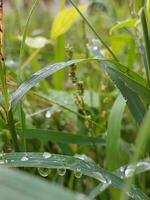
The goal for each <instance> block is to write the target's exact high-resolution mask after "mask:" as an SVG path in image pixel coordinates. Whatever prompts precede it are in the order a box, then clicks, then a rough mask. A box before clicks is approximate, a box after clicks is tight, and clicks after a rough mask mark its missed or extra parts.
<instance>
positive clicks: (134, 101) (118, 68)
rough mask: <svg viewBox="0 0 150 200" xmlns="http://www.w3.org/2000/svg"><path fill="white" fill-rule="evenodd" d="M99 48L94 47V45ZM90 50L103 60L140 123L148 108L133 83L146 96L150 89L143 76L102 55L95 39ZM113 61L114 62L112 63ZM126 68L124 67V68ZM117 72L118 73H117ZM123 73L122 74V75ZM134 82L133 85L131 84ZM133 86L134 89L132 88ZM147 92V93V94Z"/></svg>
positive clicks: (110, 75)
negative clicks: (145, 85)
mask: <svg viewBox="0 0 150 200" xmlns="http://www.w3.org/2000/svg"><path fill="white" fill-rule="evenodd" d="M95 46H96V47H97V48H94V47H95ZM88 48H89V50H90V52H91V53H92V54H93V55H94V56H96V57H97V59H99V60H101V64H103V66H104V70H105V71H106V72H107V73H108V75H109V77H110V79H111V80H112V81H113V82H114V84H115V85H116V86H117V87H118V89H119V90H120V91H121V93H122V95H123V97H124V98H125V100H126V101H127V105H128V107H129V110H130V112H131V113H132V115H133V117H134V118H135V120H136V121H137V123H138V124H140V123H141V122H142V120H143V117H144V115H145V112H146V108H145V106H144V104H143V102H142V101H141V99H140V98H139V91H138V93H137V89H135V90H133V89H134V88H133V85H134V87H135V85H136V86H137V88H138V90H140V92H141V93H142V94H143V93H144V94H143V95H144V96H145V97H146V98H148V96H149V95H150V94H148V93H149V91H148V89H147V88H145V87H144V85H143V83H144V82H145V81H144V82H143V81H142V83H141V78H140V77H139V75H137V74H135V72H133V71H132V70H130V69H129V68H127V67H125V68H124V66H122V65H121V64H120V63H119V62H117V61H109V60H105V59H104V56H103V55H102V53H101V51H100V50H99V43H98V42H97V40H96V41H93V44H92V45H90V46H89V47H88ZM112 63H113V64H112ZM122 67H123V68H124V69H123V68H122ZM116 72H117V73H116ZM128 72H130V74H129V76H131V77H134V78H135V79H136V80H137V78H138V81H135V80H133V81H132V80H131V78H129V77H128V75H127V74H128ZM121 75H122V76H121ZM122 77H124V79H125V78H126V79H128V80H129V81H128V83H130V87H129V86H128V85H127V84H126V83H125V81H124V79H123V78H122ZM131 84H132V86H131ZM131 88H132V89H131ZM141 88H144V91H141ZM145 93H146V94H145Z"/></svg>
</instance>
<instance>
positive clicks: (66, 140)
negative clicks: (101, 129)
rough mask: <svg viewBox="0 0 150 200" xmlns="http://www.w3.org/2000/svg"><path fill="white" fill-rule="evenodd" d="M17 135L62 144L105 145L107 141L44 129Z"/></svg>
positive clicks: (18, 130)
mask: <svg viewBox="0 0 150 200" xmlns="http://www.w3.org/2000/svg"><path fill="white" fill-rule="evenodd" d="M17 134H18V135H21V136H24V137H25V138H35V139H39V140H43V141H52V142H58V143H62V144H80V145H93V144H101V145H104V144H105V139H104V138H102V137H96V138H95V137H88V136H86V135H79V134H72V133H64V132H60V131H53V130H44V129H25V130H24V131H22V130H21V129H17Z"/></svg>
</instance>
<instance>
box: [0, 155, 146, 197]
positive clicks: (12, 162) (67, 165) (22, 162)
mask: <svg viewBox="0 0 150 200" xmlns="http://www.w3.org/2000/svg"><path fill="white" fill-rule="evenodd" d="M2 157H3V160H1V162H0V165H1V166H8V167H39V168H51V169H68V170H73V171H80V173H81V174H83V175H86V176H90V177H92V178H94V179H97V180H98V181H100V182H103V183H108V182H109V184H111V185H112V186H113V187H115V188H117V189H118V190H122V189H123V188H124V182H123V181H122V180H121V179H120V178H119V177H117V176H116V175H115V174H113V173H111V172H109V171H107V170H105V169H103V168H101V167H100V166H97V165H96V163H95V162H94V161H91V160H90V161H89V159H85V158H83V157H81V158H76V157H72V156H65V155H59V154H50V153H46V156H45V153H27V152H26V153H5V154H3V155H2ZM126 195H128V196H130V197H132V198H134V199H135V200H139V199H141V200H142V199H145V200H149V197H148V196H147V195H146V194H144V193H143V192H141V191H140V190H139V189H138V188H136V187H135V186H134V185H132V186H131V190H130V192H127V193H126Z"/></svg>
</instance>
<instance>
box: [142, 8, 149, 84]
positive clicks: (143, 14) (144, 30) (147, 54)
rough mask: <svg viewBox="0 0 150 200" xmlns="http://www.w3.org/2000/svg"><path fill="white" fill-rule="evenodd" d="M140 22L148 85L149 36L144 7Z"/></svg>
mask: <svg viewBox="0 0 150 200" xmlns="http://www.w3.org/2000/svg"><path fill="white" fill-rule="evenodd" d="M141 22H142V28H143V35H144V43H145V51H146V57H147V67H146V69H145V70H146V76H147V81H148V84H149V87H150V38H149V33H148V27H147V21H146V16H145V11H144V8H143V9H142V13H141Z"/></svg>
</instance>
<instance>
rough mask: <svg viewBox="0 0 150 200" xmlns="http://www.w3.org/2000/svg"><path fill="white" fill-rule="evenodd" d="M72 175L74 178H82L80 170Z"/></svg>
mask: <svg viewBox="0 0 150 200" xmlns="http://www.w3.org/2000/svg"><path fill="white" fill-rule="evenodd" d="M74 174H75V177H76V178H81V177H82V173H81V169H80V168H77V169H76V171H75V172H74Z"/></svg>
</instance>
